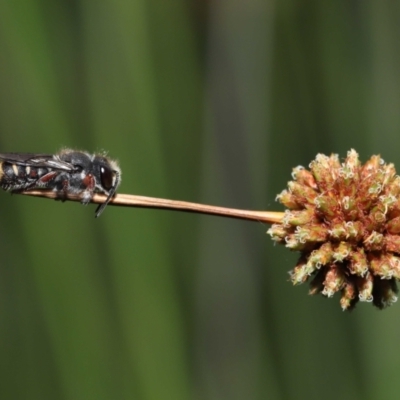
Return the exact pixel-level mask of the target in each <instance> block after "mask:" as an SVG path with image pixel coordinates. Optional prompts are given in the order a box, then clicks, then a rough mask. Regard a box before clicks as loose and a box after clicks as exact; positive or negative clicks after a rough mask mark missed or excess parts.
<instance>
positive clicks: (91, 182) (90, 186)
mask: <svg viewBox="0 0 400 400" xmlns="http://www.w3.org/2000/svg"><path fill="white" fill-rule="evenodd" d="M82 183H83V185H84V186H85V190H84V191H83V193H82V200H81V203H82V204H84V205H87V204H89V203H90V200H92V197H93V194H94V189H95V187H96V180H95V179H94V176H93V175H92V174H87V175H86V176H85V178H84V179H83V180H82Z"/></svg>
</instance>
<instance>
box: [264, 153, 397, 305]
mask: <svg viewBox="0 0 400 400" xmlns="http://www.w3.org/2000/svg"><path fill="white" fill-rule="evenodd" d="M309 168H310V169H309V170H307V169H305V168H303V167H296V168H294V170H293V174H292V177H293V181H290V182H289V183H288V190H284V191H283V192H282V193H281V194H279V195H278V196H277V200H278V201H280V202H281V203H282V204H283V205H284V206H285V207H286V208H287V210H286V212H285V216H284V218H283V220H282V223H280V224H275V225H272V227H271V228H270V229H269V230H268V234H269V235H271V237H272V239H273V240H275V241H276V242H278V243H282V244H284V245H285V246H286V247H288V248H290V249H291V250H296V251H299V252H300V253H301V255H300V258H299V261H298V262H297V265H296V266H295V268H294V269H293V270H292V271H291V272H290V279H291V281H292V282H293V284H300V283H303V282H305V281H307V280H309V279H311V283H310V286H311V289H310V293H311V294H317V293H322V294H323V295H324V296H326V297H332V296H333V295H334V294H335V293H336V292H340V293H341V298H340V305H341V307H342V309H343V310H349V309H352V308H353V307H354V306H355V305H356V303H357V302H358V301H367V302H372V303H373V304H374V305H375V306H376V307H378V308H380V309H382V308H384V307H386V306H389V305H391V304H393V303H394V302H395V301H396V300H397V295H396V294H397V292H398V289H397V285H396V281H397V280H399V279H400V199H399V195H400V177H399V176H398V175H396V170H395V168H394V165H393V164H386V163H385V162H384V161H383V160H382V159H381V158H380V156H372V157H371V158H370V159H369V160H368V161H367V162H366V163H365V164H364V165H362V164H361V163H360V161H359V159H358V154H357V153H356V152H355V151H354V150H350V151H349V152H348V153H347V157H346V159H345V160H344V162H343V163H340V161H339V158H338V156H337V155H334V154H333V155H331V156H330V157H328V156H325V155H323V154H318V155H317V157H316V158H315V160H314V161H312V162H311V163H310V166H309Z"/></svg>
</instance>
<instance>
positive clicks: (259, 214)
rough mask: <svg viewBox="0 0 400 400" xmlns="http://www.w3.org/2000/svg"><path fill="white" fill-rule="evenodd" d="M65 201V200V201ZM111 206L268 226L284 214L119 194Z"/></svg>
mask: <svg viewBox="0 0 400 400" xmlns="http://www.w3.org/2000/svg"><path fill="white" fill-rule="evenodd" d="M21 194H24V195H28V196H36V197H45V198H48V199H59V195H57V193H56V192H51V191H46V190H29V191H25V192H21ZM105 199H106V196H104V195H101V194H95V195H94V196H93V199H92V203H96V204H102V203H104V201H105ZM63 200H64V199H63ZM65 200H71V201H80V197H79V196H74V195H68V196H67V197H66V198H65ZM109 205H114V206H123V207H139V208H156V209H164V210H175V211H185V212H192V213H200V214H209V215H217V216H220V217H228V218H238V219H246V220H251V221H260V222H265V223H267V224H274V223H280V222H281V221H282V217H283V213H282V212H274V211H249V210H238V209H235V208H226V207H216V206H210V205H206V204H198V203H189V202H187V201H177V200H168V199H160V198H156V197H144V196H135V195H130V194H117V195H116V196H115V197H114V198H113V199H112V200H111V201H110V203H109Z"/></svg>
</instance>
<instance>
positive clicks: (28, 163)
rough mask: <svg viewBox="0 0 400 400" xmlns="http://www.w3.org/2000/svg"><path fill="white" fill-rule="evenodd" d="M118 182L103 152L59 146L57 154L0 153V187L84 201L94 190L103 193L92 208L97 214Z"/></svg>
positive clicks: (115, 166)
mask: <svg viewBox="0 0 400 400" xmlns="http://www.w3.org/2000/svg"><path fill="white" fill-rule="evenodd" d="M120 182H121V170H120V168H119V166H118V164H117V162H116V161H113V160H111V159H109V158H108V157H106V156H105V155H103V154H89V153H86V152H83V151H76V150H70V149H63V150H61V151H60V152H59V153H57V154H30V153H3V154H1V153H0V187H1V188H3V189H4V190H8V191H11V192H21V191H24V190H36V189H45V190H52V191H54V192H56V193H57V194H58V195H59V197H60V199H63V198H65V197H66V196H67V195H68V194H74V195H79V196H80V198H81V202H82V203H83V204H88V203H89V202H90V200H91V199H92V198H93V195H94V194H95V193H103V194H105V195H106V196H107V198H106V200H105V202H104V203H103V204H100V205H99V206H98V207H97V209H96V217H98V216H99V215H100V214H101V213H102V212H103V211H104V209H105V207H106V206H107V204H108V203H109V201H110V200H111V199H112V197H113V196H114V194H115V192H116V190H117V188H118V185H119V184H120Z"/></svg>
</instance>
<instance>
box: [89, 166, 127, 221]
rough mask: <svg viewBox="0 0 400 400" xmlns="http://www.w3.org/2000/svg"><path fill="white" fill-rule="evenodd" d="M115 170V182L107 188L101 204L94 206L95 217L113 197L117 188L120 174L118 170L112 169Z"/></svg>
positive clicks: (98, 215)
mask: <svg viewBox="0 0 400 400" xmlns="http://www.w3.org/2000/svg"><path fill="white" fill-rule="evenodd" d="M113 172H115V183H114V186H113V187H112V188H111V189H110V190H109V192H108V196H107V198H106V201H105V202H104V203H102V204H99V206H98V207H97V208H96V211H95V217H96V218H98V217H100V215H101V213H102V212H103V211H104V209H105V208H106V207H107V204H108V203H109V202H110V200H111V199H112V198H113V196H114V194H115V191H116V190H117V187H118V185H119V183H120V181H121V174H120V173H119V171H113Z"/></svg>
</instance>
